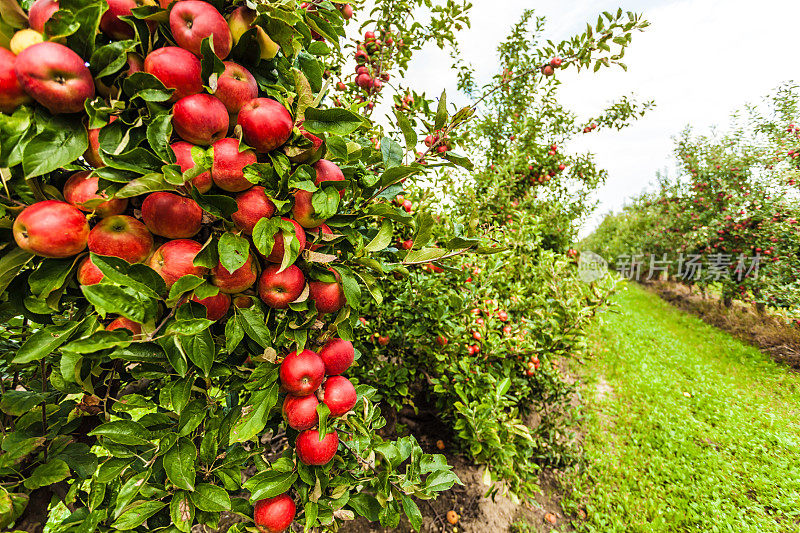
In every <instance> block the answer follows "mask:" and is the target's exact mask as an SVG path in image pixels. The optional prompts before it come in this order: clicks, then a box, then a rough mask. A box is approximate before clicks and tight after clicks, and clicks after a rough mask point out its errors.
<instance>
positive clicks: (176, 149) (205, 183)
mask: <svg viewBox="0 0 800 533" xmlns="http://www.w3.org/2000/svg"><path fill="white" fill-rule="evenodd" d="M194 147H195V145H193V144H191V143H187V142H186V141H178V142H176V143H172V144H171V145H170V148H172V152H173V153H174V154H175V163H176V164H177V165H178V166H179V167H181V172H183V173H186V172H189V171H190V170H192V169H193V168H194V167H195V166H197V164H196V163H195V162H194V159H193V158H192V148H194ZM198 148H199V147H198ZM190 183H191V184H192V185H194V186H195V188H197V191H198V192H200V193H203V194H204V193H207V192H208V191H210V190H211V185H212V180H211V171H210V170H206V171H205V172H203V173H201V174H198V175H197V176H195V177H194V178H193V179H192V180H191V182H190Z"/></svg>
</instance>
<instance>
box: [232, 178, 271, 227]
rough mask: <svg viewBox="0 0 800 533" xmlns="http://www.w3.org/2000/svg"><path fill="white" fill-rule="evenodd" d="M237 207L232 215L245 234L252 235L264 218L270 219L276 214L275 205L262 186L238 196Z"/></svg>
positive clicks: (234, 221)
mask: <svg viewBox="0 0 800 533" xmlns="http://www.w3.org/2000/svg"><path fill="white" fill-rule="evenodd" d="M236 206H237V207H238V208H239V209H238V210H237V211H236V212H235V213H233V214H232V215H231V218H232V219H233V223H234V224H236V227H238V228H239V229H240V230H242V232H243V233H246V234H247V235H251V234H252V233H253V228H254V227H255V226H256V224H257V223H258V221H259V220H261V219H262V218H270V217H271V216H272V215H274V214H275V204H273V203H272V199H271V198H270V197H269V196H268V195H267V193H266V189H264V187H261V186H258V185H257V186H255V187H252V188H250V189H248V190H246V191H244V192H242V193H239V194H237V195H236Z"/></svg>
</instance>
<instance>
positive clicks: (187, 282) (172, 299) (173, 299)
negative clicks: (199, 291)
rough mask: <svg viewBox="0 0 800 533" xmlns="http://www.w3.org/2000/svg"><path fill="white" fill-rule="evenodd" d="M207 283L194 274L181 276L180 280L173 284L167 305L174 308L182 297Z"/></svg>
mask: <svg viewBox="0 0 800 533" xmlns="http://www.w3.org/2000/svg"><path fill="white" fill-rule="evenodd" d="M204 282H205V280H204V279H203V278H200V277H198V276H195V275H194V274H186V275H185V276H181V277H179V278H178V280H177V281H176V282H175V283H173V284H172V287H170V289H169V297H168V298H167V305H169V306H174V305H175V304H177V303H178V300H179V299H180V297H181V296H182V295H183V294H185V293H187V292H189V291H193V290H195V289H196V288H197V287H199V286H200V285H202V284H203V283H204Z"/></svg>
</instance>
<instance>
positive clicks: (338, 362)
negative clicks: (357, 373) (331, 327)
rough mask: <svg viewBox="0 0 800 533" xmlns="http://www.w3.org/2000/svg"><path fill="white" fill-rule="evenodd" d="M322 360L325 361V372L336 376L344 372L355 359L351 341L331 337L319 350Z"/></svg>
mask: <svg viewBox="0 0 800 533" xmlns="http://www.w3.org/2000/svg"><path fill="white" fill-rule="evenodd" d="M319 356H320V358H321V359H322V362H323V363H325V374H327V375H329V376H337V375H339V374H342V373H344V372H345V371H346V370H347V369H348V368H350V365H352V364H353V360H354V359H355V350H354V349H353V343H352V342H350V341H346V340H344V339H331V340H329V341H328V342H326V343H325V346H323V347H322V349H321V350H320V351H319Z"/></svg>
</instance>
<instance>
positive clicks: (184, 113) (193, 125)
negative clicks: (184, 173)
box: [172, 0, 228, 146]
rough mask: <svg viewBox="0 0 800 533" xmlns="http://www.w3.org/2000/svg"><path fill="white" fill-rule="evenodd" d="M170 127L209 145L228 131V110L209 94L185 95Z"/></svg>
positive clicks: (189, 0)
mask: <svg viewBox="0 0 800 533" xmlns="http://www.w3.org/2000/svg"><path fill="white" fill-rule="evenodd" d="M192 1H194V0H183V2H192ZM183 2H180V3H183ZM172 127H173V128H175V133H177V134H178V135H179V136H180V138H181V139H183V140H184V141H187V142H190V143H192V144H199V145H201V146H209V145H211V144H214V143H215V142H217V141H218V140H220V139H222V138H223V137H225V134H226V133H228V110H227V109H225V105H224V104H223V103H222V102H220V101H219V100H218V99H217V98H214V97H213V96H211V95H210V94H193V95H191V96H186V97H184V98H181V99H180V100H178V102H177V103H176V104H175V106H174V107H173V108H172Z"/></svg>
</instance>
